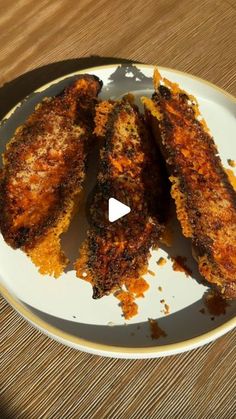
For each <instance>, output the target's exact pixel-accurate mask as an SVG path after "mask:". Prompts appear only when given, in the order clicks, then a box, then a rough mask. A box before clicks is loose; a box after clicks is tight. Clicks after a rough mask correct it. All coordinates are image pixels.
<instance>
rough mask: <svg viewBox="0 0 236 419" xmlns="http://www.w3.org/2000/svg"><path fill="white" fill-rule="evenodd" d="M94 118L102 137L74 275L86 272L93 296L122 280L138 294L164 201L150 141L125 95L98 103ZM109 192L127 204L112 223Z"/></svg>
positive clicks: (103, 293) (157, 165)
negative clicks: (125, 212)
mask: <svg viewBox="0 0 236 419" xmlns="http://www.w3.org/2000/svg"><path fill="white" fill-rule="evenodd" d="M95 124H96V128H95V133H96V135H97V136H98V137H102V138H103V140H104V143H103V147H102V149H101V151H100V159H101V160H100V170H99V173H98V178H97V182H98V183H97V189H96V193H95V196H94V200H93V204H92V207H91V224H92V225H91V228H90V230H89V232H88V238H87V240H86V242H85V243H84V245H83V246H82V249H81V252H80V258H79V260H78V261H77V263H76V270H77V276H80V277H82V275H83V272H86V274H87V276H86V278H85V279H87V280H88V281H90V282H91V283H92V285H93V298H100V297H102V296H103V295H105V294H109V293H110V292H111V291H114V290H116V289H117V288H119V287H120V286H121V285H122V284H125V285H126V287H127V288H128V290H129V291H134V293H135V294H139V295H141V294H142V292H143V291H144V290H145V289H146V288H147V284H146V283H145V281H144V280H142V279H141V278H140V277H141V276H142V275H143V274H145V273H146V272H147V264H148V259H149V256H150V253H149V251H150V248H151V246H152V245H154V244H156V242H157V240H158V238H159V237H160V234H161V232H162V229H163V227H162V225H161V222H162V220H163V212H164V208H163V204H164V206H166V200H165V199H164V190H163V182H162V178H161V173H160V163H159V159H158V156H157V155H156V153H155V148H156V147H155V144H153V143H152V139H151V138H150V136H149V133H148V132H147V130H146V128H145V126H144V124H143V120H142V118H141V116H140V114H139V112H138V110H137V109H136V107H134V106H132V105H131V104H130V103H129V102H128V101H127V100H123V101H121V102H102V103H100V104H99V105H98V107H97V110H96V119H95ZM153 146H154V147H153ZM111 197H113V198H115V199H117V200H119V201H121V202H123V203H124V204H126V205H128V206H129V207H130V208H131V212H130V213H129V214H128V215H126V216H125V217H123V218H121V219H119V220H117V221H115V222H114V223H110V222H109V221H108V214H107V212H108V211H107V209H108V200H109V198H111ZM139 279H140V281H139ZM130 316H131V315H129V317H130Z"/></svg>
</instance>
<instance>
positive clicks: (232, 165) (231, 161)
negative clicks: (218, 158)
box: [227, 159, 236, 167]
mask: <svg viewBox="0 0 236 419" xmlns="http://www.w3.org/2000/svg"><path fill="white" fill-rule="evenodd" d="M227 162H228V165H229V166H231V167H236V161H235V160H232V159H228V160H227Z"/></svg>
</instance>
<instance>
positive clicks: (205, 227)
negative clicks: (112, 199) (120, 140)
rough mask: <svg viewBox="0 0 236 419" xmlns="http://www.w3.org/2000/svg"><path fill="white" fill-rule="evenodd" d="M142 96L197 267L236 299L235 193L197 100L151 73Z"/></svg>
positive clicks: (178, 214) (219, 289)
mask: <svg viewBox="0 0 236 419" xmlns="http://www.w3.org/2000/svg"><path fill="white" fill-rule="evenodd" d="M154 86H155V93H154V94H153V96H152V99H148V98H143V103H144V105H145V109H146V114H147V119H148V120H149V122H150V124H151V126H152V130H153V133H154V135H155V138H156V140H157V142H158V144H159V146H160V149H161V151H162V154H163V156H164V158H165V160H166V163H167V167H168V170H169V173H170V181H171V184H172V187H171V195H172V197H173V198H174V200H175V204H176V211H177V217H178V219H179V221H180V223H181V226H182V231H183V234H184V235H185V236H186V237H189V238H191V239H192V244H193V253H194V255H195V258H196V259H197V261H198V266H199V271H200V273H201V274H202V276H203V277H204V278H205V279H206V280H207V282H208V283H209V284H210V285H212V286H213V287H215V288H216V289H217V290H218V291H219V293H220V294H221V295H222V296H223V297H225V298H236V193H235V191H234V189H233V187H232V185H231V184H230V182H229V179H228V177H227V175H226V173H225V171H224V169H223V167H222V164H221V161H220V158H219V156H218V151H217V148H216V145H215V143H214V140H213V138H212V136H211V135H210V133H209V130H208V128H207V125H206V122H205V121H204V120H203V119H202V118H201V116H200V112H199V108H198V104H197V101H196V99H195V98H194V97H193V96H191V95H188V94H187V93H186V92H184V91H183V90H181V89H180V88H179V86H178V85H177V84H174V83H171V82H170V81H168V80H166V79H165V78H162V77H161V75H160V74H159V72H158V70H156V71H155V74H154Z"/></svg>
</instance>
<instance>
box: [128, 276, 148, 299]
mask: <svg viewBox="0 0 236 419" xmlns="http://www.w3.org/2000/svg"><path fill="white" fill-rule="evenodd" d="M125 286H126V288H127V289H128V291H129V292H130V293H132V294H134V295H135V297H136V298H139V297H144V293H145V292H146V291H147V290H148V289H149V284H148V283H147V281H145V279H144V278H132V279H131V278H130V279H129V281H127V282H126V283H125Z"/></svg>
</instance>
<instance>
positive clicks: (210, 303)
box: [203, 290, 229, 316]
mask: <svg viewBox="0 0 236 419" xmlns="http://www.w3.org/2000/svg"><path fill="white" fill-rule="evenodd" d="M203 302H204V304H205V307H206V308H207V310H208V312H209V313H210V314H213V315H214V316H220V315H221V314H225V313H226V307H227V306H228V305H229V303H228V302H227V301H226V300H224V299H223V298H222V297H221V296H220V295H219V294H217V293H216V292H214V291H212V290H210V291H207V292H206V293H205V294H204V296H203Z"/></svg>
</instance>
